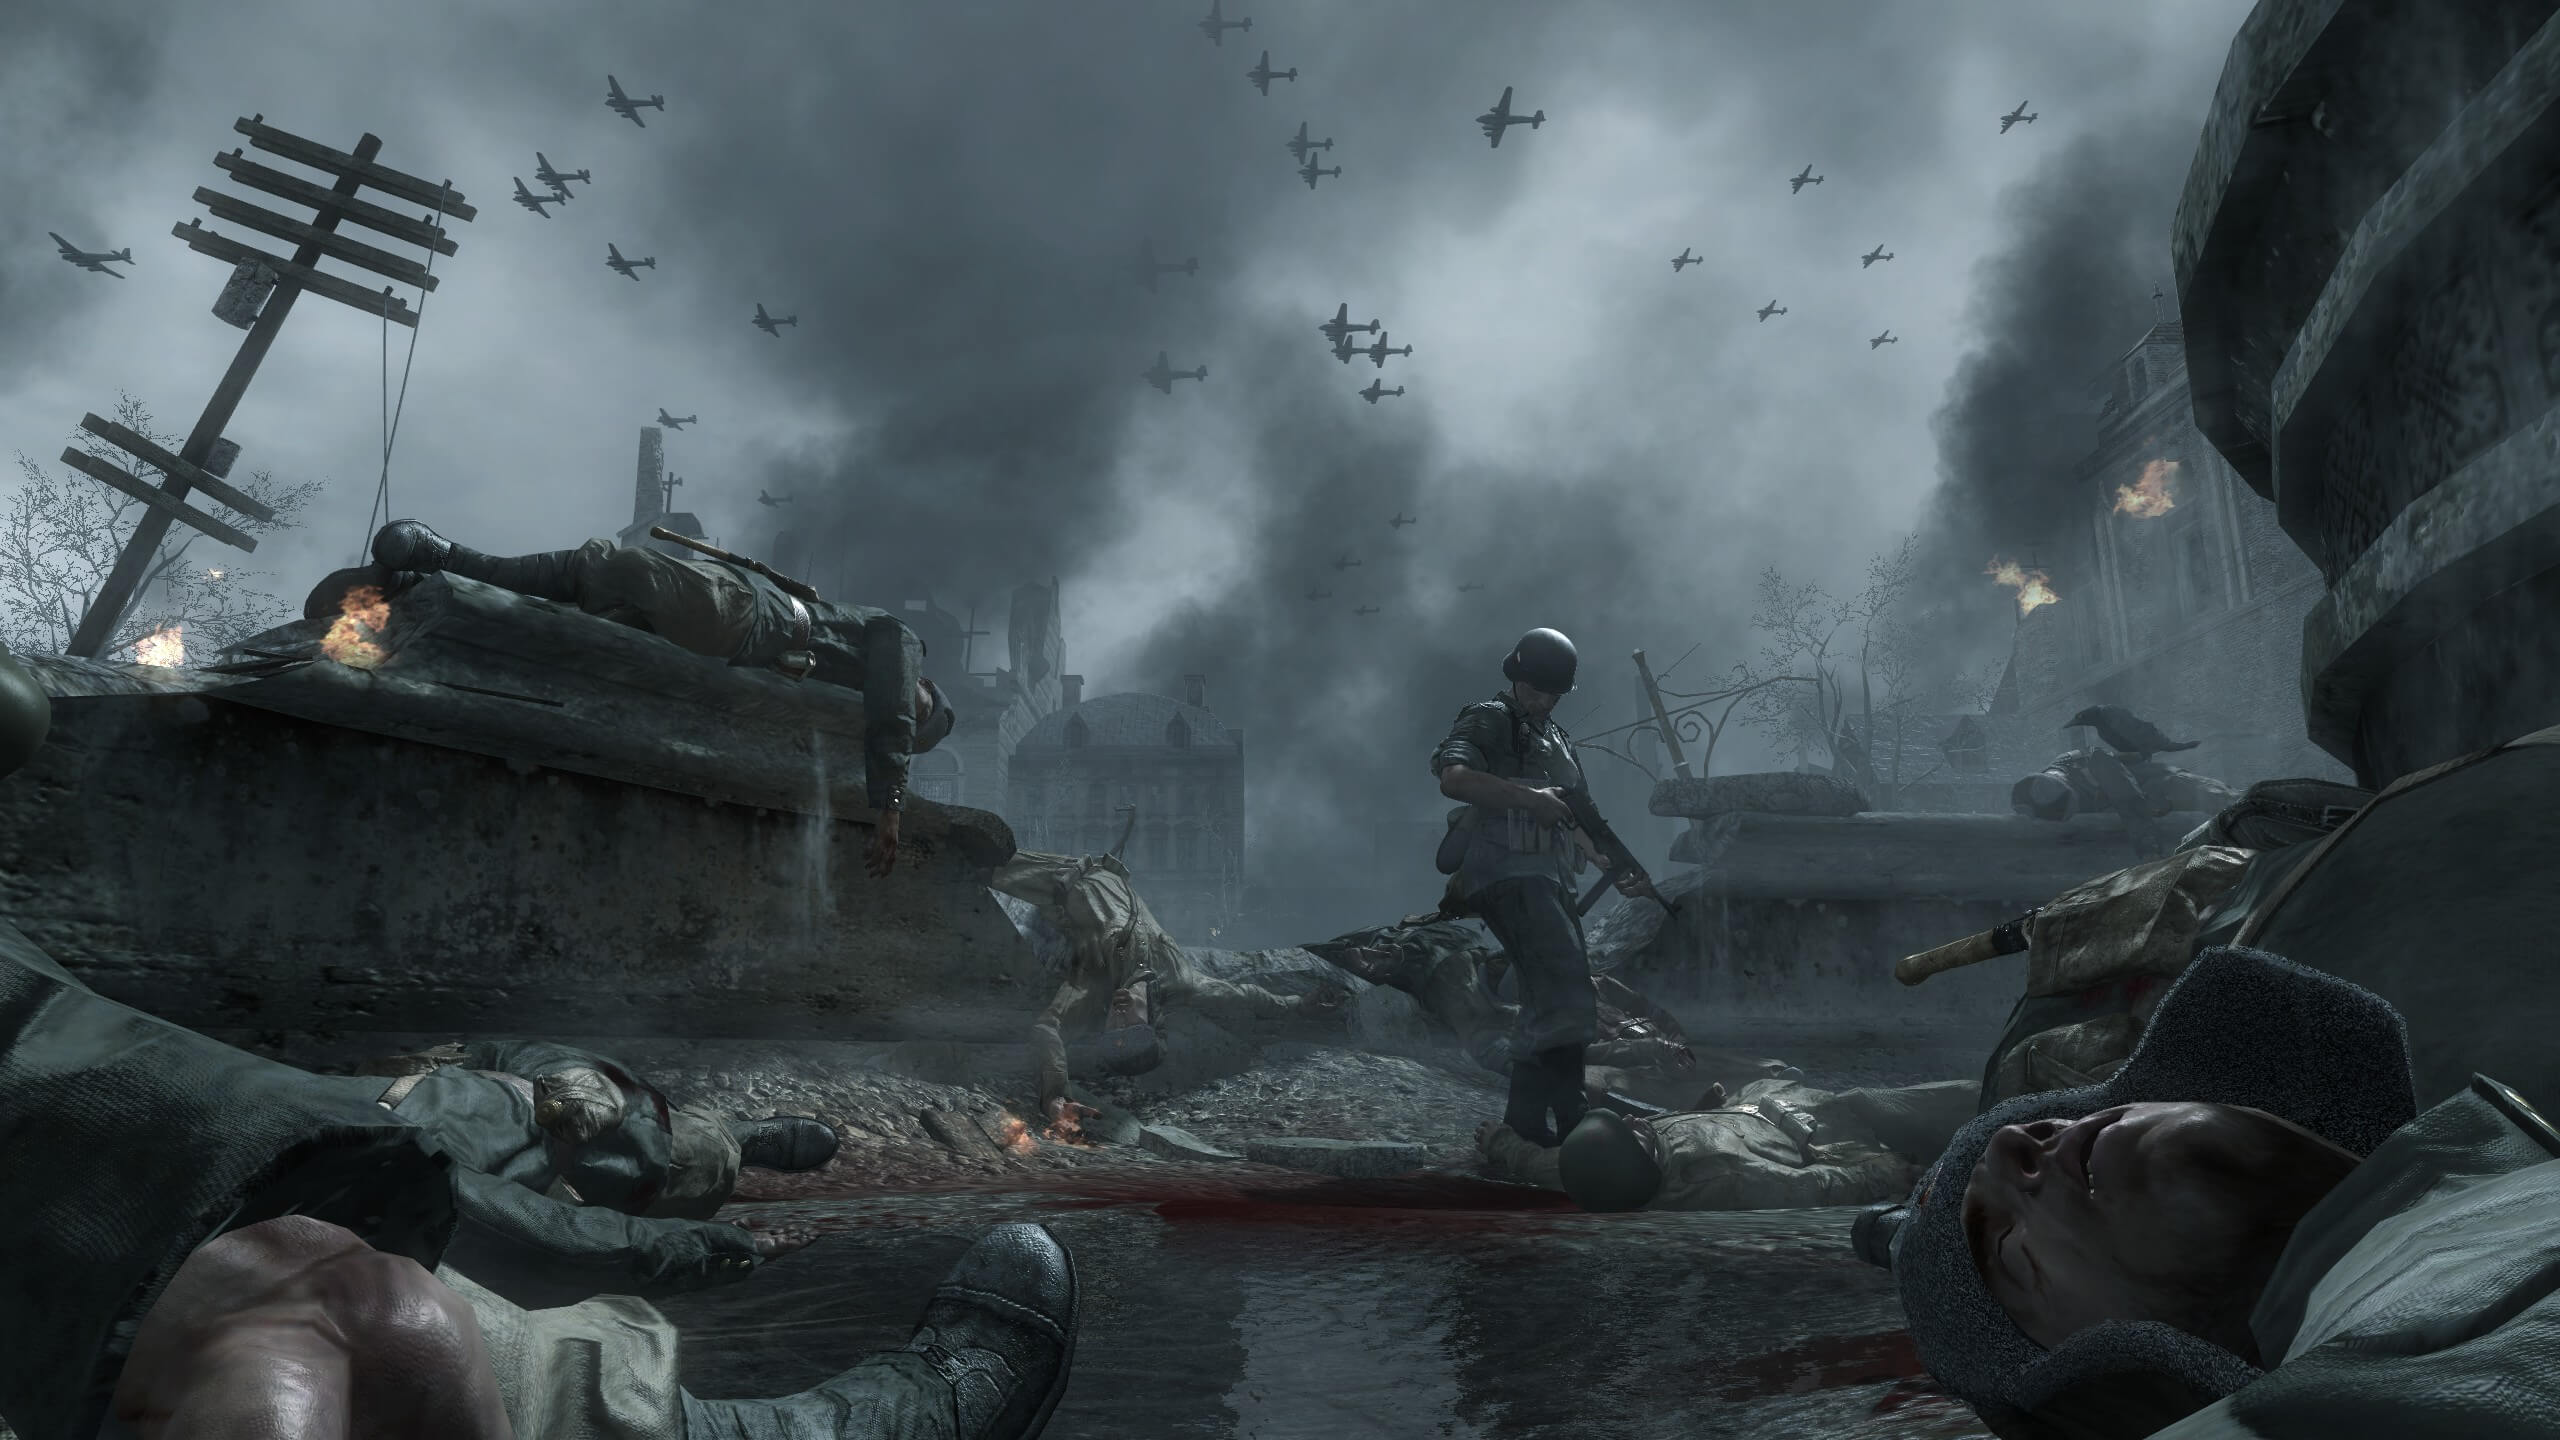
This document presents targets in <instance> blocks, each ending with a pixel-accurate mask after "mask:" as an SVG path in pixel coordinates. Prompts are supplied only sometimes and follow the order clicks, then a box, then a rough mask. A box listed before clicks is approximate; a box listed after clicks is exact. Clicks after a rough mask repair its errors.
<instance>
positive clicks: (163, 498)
mask: <svg viewBox="0 0 2560 1440" xmlns="http://www.w3.org/2000/svg"><path fill="white" fill-rule="evenodd" d="M62 463H63V464H65V465H68V466H70V467H71V468H72V469H74V470H77V471H79V472H80V473H81V474H83V475H86V476H88V477H89V478H90V479H92V480H96V481H99V482H101V483H103V484H106V485H110V486H113V487H114V488H116V489H118V490H121V491H123V492H124V493H126V494H127V495H130V496H132V497H133V498H134V499H136V500H139V501H141V502H142V503H143V504H145V505H148V506H150V507H151V508H152V509H154V510H157V511H159V512H160V513H161V514H163V515H166V516H168V517H169V518H170V519H172V520H175V521H177V522H178V523H179V524H181V525H192V526H194V527H195V528H197V529H198V530H201V531H203V532H204V533H206V534H207V535H210V536H212V537H213V538H214V539H216V540H219V541H221V542H222V543H223V544H225V545H229V546H231V547H232V548H234V549H237V550H255V549H257V548H258V539H257V537H256V536H254V535H249V534H244V533H243V532H241V531H238V530H234V529H232V528H231V527H230V526H228V525H225V524H223V523H222V522H221V521H219V520H216V519H214V518H213V517H212V516H210V515H207V514H206V513H204V512H203V511H201V510H199V509H197V508H196V507H194V506H193V505H190V504H188V503H187V502H185V501H184V500H173V499H171V498H170V497H169V495H168V492H166V491H164V490H162V489H160V487H158V486H156V485H153V484H151V483H150V482H148V481H146V480H143V479H141V478H139V477H137V476H134V475H129V474H127V473H125V472H124V471H122V470H119V469H117V468H116V467H115V466H113V465H110V464H108V463H107V462H106V461H104V460H101V459H99V458H98V457H97V456H95V455H92V454H90V453H89V452H87V451H85V450H65V451H63V452H62Z"/></svg>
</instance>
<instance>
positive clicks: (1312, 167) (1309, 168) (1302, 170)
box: [1298, 155, 1342, 190]
mask: <svg viewBox="0 0 2560 1440" xmlns="http://www.w3.org/2000/svg"><path fill="white" fill-rule="evenodd" d="M1341 173H1342V167H1341V166H1339V165H1336V166H1334V167H1333V168H1332V169H1330V170H1327V169H1325V168H1324V167H1323V166H1321V165H1318V164H1317V163H1316V157H1314V156H1313V155H1310V156H1308V157H1307V163H1306V164H1304V165H1301V166H1299V167H1298V178H1299V179H1301V180H1304V181H1306V182H1307V188H1308V189H1310V190H1313V189H1314V188H1316V182H1317V181H1318V180H1321V179H1323V178H1324V177H1325V176H1327V175H1339V174H1341Z"/></svg>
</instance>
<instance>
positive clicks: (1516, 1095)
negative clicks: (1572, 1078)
mask: <svg viewBox="0 0 2560 1440" xmlns="http://www.w3.org/2000/svg"><path fill="white" fill-rule="evenodd" d="M1553 1083H1554V1080H1553V1077H1552V1076H1551V1075H1550V1074H1549V1073H1548V1071H1547V1067H1546V1066H1545V1064H1544V1063H1542V1062H1540V1061H1537V1060H1514V1061H1512V1062H1511V1095H1510V1098H1509V1099H1508V1100H1507V1101H1506V1102H1505V1103H1504V1104H1503V1107H1502V1123H1503V1124H1505V1125H1508V1126H1510V1127H1511V1133H1512V1134H1514V1135H1517V1136H1519V1137H1520V1138H1521V1139H1523V1140H1526V1141H1528V1142H1529V1143H1530V1144H1532V1145H1536V1146H1540V1147H1543V1148H1546V1149H1553V1148H1555V1145H1556V1142H1557V1136H1556V1132H1555V1131H1553V1130H1552V1129H1549V1128H1548V1126H1547V1111H1548V1109H1549V1108H1550V1107H1551V1106H1553V1104H1554V1103H1555V1102H1554V1101H1553V1100H1552V1099H1550V1098H1549V1096H1548V1094H1547V1089H1548V1087H1549V1086H1550V1085H1552V1084H1553ZM1575 1088H1577V1089H1579V1088H1580V1087H1579V1086H1576V1087H1575Z"/></svg>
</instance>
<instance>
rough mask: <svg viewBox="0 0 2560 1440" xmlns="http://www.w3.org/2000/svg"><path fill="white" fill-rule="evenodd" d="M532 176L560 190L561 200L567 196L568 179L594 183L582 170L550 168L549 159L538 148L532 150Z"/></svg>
mask: <svg viewBox="0 0 2560 1440" xmlns="http://www.w3.org/2000/svg"><path fill="white" fill-rule="evenodd" d="M533 178H534V179H536V180H539V181H541V182H542V183H543V184H545V185H548V186H550V187H551V188H552V189H554V190H556V191H558V192H560V198H561V199H563V200H566V199H568V198H569V182H570V181H572V180H575V181H578V182H579V183H580V184H588V185H591V184H594V183H595V182H594V181H591V180H589V179H587V172H586V171H584V170H554V169H552V168H551V161H550V160H549V159H548V158H547V157H545V156H544V155H543V153H542V152H541V151H539V150H536V151H534V152H533Z"/></svg>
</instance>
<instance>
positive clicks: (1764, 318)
mask: <svg viewBox="0 0 2560 1440" xmlns="http://www.w3.org/2000/svg"><path fill="white" fill-rule="evenodd" d="M1786 313H1787V307H1786V306H1784V305H1781V304H1779V303H1778V302H1777V301H1775V300H1772V301H1770V302H1769V303H1768V304H1766V305H1763V306H1761V307H1760V323H1761V324H1763V325H1766V324H1768V323H1769V317H1770V316H1772V315H1784V314H1786Z"/></svg>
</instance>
